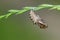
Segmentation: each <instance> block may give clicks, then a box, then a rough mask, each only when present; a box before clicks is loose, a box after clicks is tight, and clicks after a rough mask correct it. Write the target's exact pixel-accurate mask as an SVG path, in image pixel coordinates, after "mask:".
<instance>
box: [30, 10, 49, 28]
mask: <svg viewBox="0 0 60 40" xmlns="http://www.w3.org/2000/svg"><path fill="white" fill-rule="evenodd" d="M29 14H30V18H31V19H32V21H33V22H34V24H37V25H38V26H39V27H40V28H41V29H45V28H47V27H48V26H47V24H46V23H45V22H44V21H43V19H42V18H40V17H39V15H37V14H35V12H34V11H33V10H31V11H30V13H29Z"/></svg>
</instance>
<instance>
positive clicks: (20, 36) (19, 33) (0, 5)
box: [0, 0, 60, 40]
mask: <svg viewBox="0 0 60 40" xmlns="http://www.w3.org/2000/svg"><path fill="white" fill-rule="evenodd" d="M40 4H60V1H59V0H0V15H4V14H7V11H8V10H10V9H22V8H23V7H25V6H38V5H40ZM28 13H29V11H28V12H26V13H24V14H21V15H11V16H10V17H9V18H7V19H1V20H0V40H60V11H57V10H48V9H44V10H39V11H36V13H37V14H39V15H40V17H42V18H43V19H44V20H46V22H47V24H48V28H47V29H40V28H39V27H38V26H37V25H34V24H33V22H32V21H31V20H30V19H29V15H28Z"/></svg>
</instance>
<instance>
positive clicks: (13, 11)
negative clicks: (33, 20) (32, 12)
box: [8, 10, 20, 13]
mask: <svg viewBox="0 0 60 40" xmlns="http://www.w3.org/2000/svg"><path fill="white" fill-rule="evenodd" d="M19 11H20V10H8V12H11V13H16V12H19Z"/></svg>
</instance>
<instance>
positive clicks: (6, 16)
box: [5, 13, 13, 18]
mask: <svg viewBox="0 0 60 40" xmlns="http://www.w3.org/2000/svg"><path fill="white" fill-rule="evenodd" d="M12 14H13V13H8V14H6V15H5V18H8V17H9V16H10V15H12Z"/></svg>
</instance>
